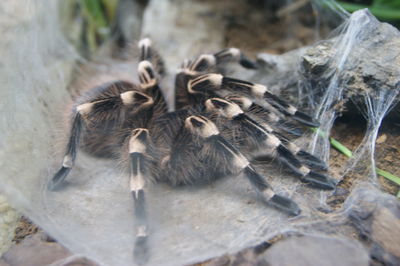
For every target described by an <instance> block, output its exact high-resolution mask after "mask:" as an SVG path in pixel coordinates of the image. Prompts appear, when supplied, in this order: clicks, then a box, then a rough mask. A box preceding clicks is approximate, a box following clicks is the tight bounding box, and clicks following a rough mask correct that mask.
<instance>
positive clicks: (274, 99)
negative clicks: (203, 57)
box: [221, 77, 319, 127]
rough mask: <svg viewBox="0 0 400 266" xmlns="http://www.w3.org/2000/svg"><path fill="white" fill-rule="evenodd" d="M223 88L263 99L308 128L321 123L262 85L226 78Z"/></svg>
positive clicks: (223, 81)
mask: <svg viewBox="0 0 400 266" xmlns="http://www.w3.org/2000/svg"><path fill="white" fill-rule="evenodd" d="M221 86H222V88H224V89H227V90H230V91H233V92H239V93H244V94H247V95H252V96H253V97H255V98H258V99H263V100H265V101H267V102H268V103H269V104H271V105H272V106H273V107H274V108H276V109H277V110H278V111H279V112H281V113H283V114H285V115H288V116H291V117H292V118H293V119H294V120H296V121H298V122H301V123H303V124H305V125H307V126H311V127H318V126H319V123H318V122H317V121H315V120H314V119H313V118H312V117H310V116H309V115H307V114H305V113H303V112H300V111H299V110H297V108H296V107H294V106H293V105H291V104H289V103H287V102H286V101H284V100H282V99H281V98H279V97H278V96H276V95H274V94H272V93H271V92H270V91H269V90H268V88H267V87H266V86H264V85H262V84H254V83H251V82H248V81H244V80H239V79H234V78H229V77H224V78H223V80H222V85H221Z"/></svg>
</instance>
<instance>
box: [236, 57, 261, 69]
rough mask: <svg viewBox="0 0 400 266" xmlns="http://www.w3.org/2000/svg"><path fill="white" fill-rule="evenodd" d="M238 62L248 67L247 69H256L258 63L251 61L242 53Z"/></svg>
mask: <svg viewBox="0 0 400 266" xmlns="http://www.w3.org/2000/svg"><path fill="white" fill-rule="evenodd" d="M239 64H240V65H241V66H242V67H244V68H248V69H257V68H258V65H257V63H256V62H254V61H252V60H251V59H249V58H247V56H245V55H243V54H242V56H241V58H240V60H239Z"/></svg>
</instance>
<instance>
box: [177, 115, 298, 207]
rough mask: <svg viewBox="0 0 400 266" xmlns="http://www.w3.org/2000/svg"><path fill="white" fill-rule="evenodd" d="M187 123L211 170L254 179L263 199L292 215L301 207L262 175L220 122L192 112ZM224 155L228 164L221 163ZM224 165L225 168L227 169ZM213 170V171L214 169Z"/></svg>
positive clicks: (202, 157) (205, 162) (200, 152)
mask: <svg viewBox="0 0 400 266" xmlns="http://www.w3.org/2000/svg"><path fill="white" fill-rule="evenodd" d="M184 127H185V128H186V129H187V131H188V132H190V133H191V134H193V135H194V136H193V138H194V139H197V142H198V147H196V149H197V148H199V150H198V154H199V157H200V161H201V162H202V163H203V165H204V167H205V172H206V173H207V174H215V173H214V172H220V171H222V175H228V174H236V175H237V174H240V173H243V174H244V176H245V177H246V178H247V179H248V180H249V181H250V183H251V184H252V185H253V186H254V187H255V188H256V190H257V191H258V192H259V194H260V195H261V196H262V198H263V200H265V201H266V202H268V203H269V204H271V205H273V206H275V207H276V208H278V209H281V210H283V211H285V212H287V213H289V214H291V215H298V214H299V213H300V212H301V211H300V209H299V207H298V206H297V204H296V203H295V202H293V201H292V200H290V199H289V198H286V197H283V196H280V195H277V194H275V192H274V191H273V189H272V188H271V186H270V185H269V184H268V183H267V181H266V180H265V178H264V177H262V176H261V175H259V174H258V173H257V172H256V171H255V170H254V168H253V166H252V165H251V164H250V162H249V161H248V160H247V159H246V157H245V156H244V155H243V154H242V153H241V152H240V151H239V150H238V149H236V148H235V147H234V146H233V145H232V144H230V143H229V142H228V141H227V140H225V139H224V138H223V137H222V136H221V135H220V133H219V130H218V129H217V127H216V125H215V124H214V123H213V122H212V121H211V120H209V119H207V118H205V117H203V116H189V117H188V118H186V120H185V125H184ZM221 158H223V160H224V164H222V163H221V160H222V159H221ZM223 168H225V169H224V170H223ZM210 171H211V172H210Z"/></svg>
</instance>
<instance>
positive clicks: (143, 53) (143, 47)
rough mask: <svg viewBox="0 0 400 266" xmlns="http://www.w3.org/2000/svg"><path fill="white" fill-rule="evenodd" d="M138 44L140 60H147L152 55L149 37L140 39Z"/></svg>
mask: <svg viewBox="0 0 400 266" xmlns="http://www.w3.org/2000/svg"><path fill="white" fill-rule="evenodd" d="M138 46H139V49H140V61H143V60H148V59H150V58H151V57H152V51H151V46H152V42H151V40H150V39H149V38H144V39H141V40H140V41H139V44H138Z"/></svg>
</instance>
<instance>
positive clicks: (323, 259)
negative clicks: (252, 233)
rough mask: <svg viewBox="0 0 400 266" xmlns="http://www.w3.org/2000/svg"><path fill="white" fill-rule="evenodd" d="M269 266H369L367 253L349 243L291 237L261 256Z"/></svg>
mask: <svg viewBox="0 0 400 266" xmlns="http://www.w3.org/2000/svg"><path fill="white" fill-rule="evenodd" d="M263 259H264V260H265V261H266V263H268V264H269V265H280V266H286V265H287V266H289V265H297V266H303V265H304V266H308V265H320V266H331V265H332V266H335V265H341V266H346V265H348V266H350V265H351V266H355V265H360V266H361V265H365V266H366V265H369V256H368V253H367V252H366V251H365V250H364V248H363V247H362V246H361V244H360V243H358V242H356V241H354V240H351V239H341V238H332V237H327V236H294V237H290V238H288V239H285V240H282V241H279V242H278V243H276V244H274V245H273V246H272V247H271V248H269V249H268V250H267V251H266V252H265V254H264V255H263Z"/></svg>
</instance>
